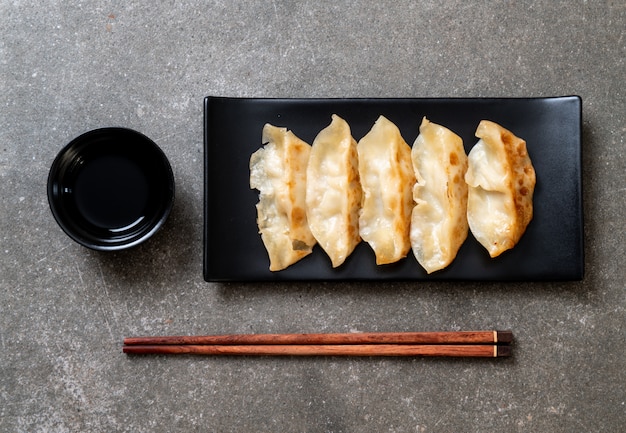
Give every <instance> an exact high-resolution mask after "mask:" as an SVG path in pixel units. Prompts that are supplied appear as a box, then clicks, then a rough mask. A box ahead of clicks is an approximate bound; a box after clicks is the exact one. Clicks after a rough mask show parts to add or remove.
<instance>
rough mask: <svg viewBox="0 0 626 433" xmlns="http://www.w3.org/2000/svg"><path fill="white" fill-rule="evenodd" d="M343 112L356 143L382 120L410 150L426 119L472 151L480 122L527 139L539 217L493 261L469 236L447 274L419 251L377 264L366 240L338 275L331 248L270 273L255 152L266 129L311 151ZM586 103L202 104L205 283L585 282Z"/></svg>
mask: <svg viewBox="0 0 626 433" xmlns="http://www.w3.org/2000/svg"><path fill="white" fill-rule="evenodd" d="M333 113H336V114H338V115H339V116H341V117H343V118H344V119H345V120H346V121H347V122H348V124H349V125H350V127H351V129H352V135H353V137H354V138H355V139H356V140H357V141H358V140H359V139H360V138H362V137H363V136H364V135H365V134H366V133H367V132H368V131H369V130H370V128H371V127H372V125H373V124H374V122H375V120H376V119H377V118H378V116H379V115H381V114H382V115H384V116H385V117H387V118H388V119H389V120H391V121H392V122H394V123H395V124H396V125H397V126H398V128H400V131H401V132H402V135H403V137H404V139H405V140H406V142H407V143H409V145H412V144H413V141H414V140H415V138H416V137H417V135H418V133H419V124H420V121H421V120H422V118H423V117H424V116H426V117H427V118H428V119H429V120H430V121H432V122H435V123H438V124H441V125H443V126H445V127H447V128H449V129H451V130H452V131H454V132H455V133H457V134H458V135H460V136H461V137H462V138H463V142H464V145H465V150H466V152H469V150H470V149H471V148H472V146H473V145H474V144H475V143H476V141H477V139H476V138H475V137H474V132H475V130H476V127H477V125H478V123H479V122H480V121H481V120H482V119H488V120H492V121H494V122H497V123H499V124H501V125H502V126H503V127H505V128H507V129H509V130H510V131H512V132H513V133H514V134H516V135H517V136H519V137H521V138H523V139H525V140H526V143H527V147H528V152H529V154H530V157H531V159H532V162H533V165H534V167H535V171H536V175H537V186H536V189H535V196H534V218H533V220H532V221H531V223H530V225H529V226H528V228H527V230H526V233H525V234H524V235H523V237H522V239H521V240H520V242H519V243H518V244H517V246H515V248H514V249H512V250H510V251H507V252H505V253H504V254H502V255H501V256H499V257H497V258H495V259H491V258H489V255H488V254H487V252H486V250H485V249H484V248H483V247H482V246H481V245H480V244H479V243H478V242H477V241H476V240H475V239H474V238H473V236H472V235H471V233H470V234H469V235H468V238H467V240H466V241H465V243H464V244H463V246H462V247H461V249H460V251H459V253H458V255H457V257H456V259H455V260H454V262H453V263H452V264H451V265H450V266H448V267H447V268H446V269H444V270H442V271H439V272H436V273H433V274H431V275H428V274H426V272H425V271H424V270H423V269H422V267H421V266H420V265H419V263H418V262H417V260H415V258H414V256H413V254H412V253H411V252H409V255H408V256H407V257H406V258H404V259H402V260H401V261H399V262H398V263H394V264H391V265H385V266H377V265H376V264H375V259H374V253H373V252H372V250H371V248H370V247H369V246H368V245H367V244H366V243H365V242H361V244H359V245H358V246H357V248H356V249H355V251H354V252H353V253H352V255H350V257H348V259H347V260H346V262H345V263H344V264H343V265H342V266H340V267H338V268H336V269H333V268H332V267H331V265H330V260H329V259H328V257H327V256H326V254H325V253H324V251H323V250H322V249H321V248H320V247H319V246H316V247H315V249H314V251H313V254H310V255H309V256H307V257H305V258H304V259H302V260H301V261H300V262H298V263H296V264H294V265H292V266H290V267H289V268H287V269H285V270H283V271H279V272H270V271H269V259H268V256H267V253H266V251H265V248H264V246H263V243H262V242H261V237H260V235H259V234H258V229H257V225H256V208H255V204H256V203H257V201H258V191H255V190H251V189H250V184H249V178H250V172H249V160H250V155H251V154H252V153H253V152H254V151H255V150H257V149H258V148H259V147H260V146H261V131H262V129H263V125H264V124H265V123H271V124H273V125H275V126H281V127H286V128H288V129H290V130H292V131H293V132H294V134H296V135H297V136H298V137H300V138H301V139H303V140H304V141H306V142H307V143H309V144H311V143H312V142H313V139H314V138H315V136H316V135H317V133H318V132H319V131H320V130H322V129H323V128H325V127H326V126H327V125H328V124H329V123H330V120H331V119H330V116H331V115H332V114H333ZM581 124H582V101H581V99H580V98H579V97H578V96H565V97H553V98H476V99H474V98H468V99H460V98H452V99H439V98H431V99H408V98H407V99H265V98H223V97H207V98H206V99H205V104H204V145H205V209H204V211H205V217H204V218H205V219H204V279H205V280H206V281H286V280H291V281H296V280H308V281H311V280H327V281H329V280H342V281H347V280H367V281H377V280H378V281H385V280H386V281H390V280H456V281H541V280H580V279H582V277H583V268H584V258H583V254H584V253H583V217H582V192H581V135H582V133H581Z"/></svg>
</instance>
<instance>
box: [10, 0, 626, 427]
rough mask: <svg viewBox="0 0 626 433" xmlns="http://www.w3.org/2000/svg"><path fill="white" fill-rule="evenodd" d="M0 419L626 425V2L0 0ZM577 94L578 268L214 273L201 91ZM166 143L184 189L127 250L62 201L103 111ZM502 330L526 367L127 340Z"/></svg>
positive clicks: (516, 362)
mask: <svg viewBox="0 0 626 433" xmlns="http://www.w3.org/2000/svg"><path fill="white" fill-rule="evenodd" d="M0 17H1V18H0V20H1V22H2V26H1V28H0V35H1V36H0V107H1V108H0V119H1V121H0V124H1V125H2V128H1V129H0V195H1V197H2V200H1V201H0V349H1V350H0V431H3V432H5V431H6V432H13V431H15V432H74V431H90V432H111V431H128V432H172V431H185V432H191V431H303V432H304V431H309V432H352V431H359V432H485V431H519V432H572V431H584V432H617V431H623V429H624V425H625V424H624V423H625V420H626V387H625V383H626V361H625V359H626V356H625V355H626V353H625V350H624V347H625V346H624V340H625V335H626V332H625V331H626V327H625V323H626V320H625V319H626V313H625V308H626V290H625V288H626V284H625V281H626V271H625V269H626V267H625V265H626V263H625V252H624V244H625V241H626V239H625V237H624V232H625V231H626V230H625V229H626V224H625V222H624V215H626V202H625V200H624V194H625V192H626V185H625V177H624V173H625V172H626V155H625V151H624V148H625V146H624V136H625V135H626V126H625V123H624V119H625V117H626V95H625V94H624V79H625V77H626V67H625V61H624V59H625V58H626V39H625V38H624V32H625V29H626V3H624V2H623V1H619V0H613V1H611V0H605V1H551V0H550V1H548V0H544V1H507V2H493V1H492V2H466V1H458V0H456V1H430V0H428V1H422V2H414V1H377V2H368V1H362V2H358V1H342V0H338V1H337V0H335V1H325V0H323V1H279V0H275V1H268V2H262V1H223V0H214V1H187V2H182V1H172V0H170V1H162V2H152V1H147V0H138V1H133V2H123V1H111V0H107V1H95V0H83V1H80V2H77V1H53V0H49V1H32V0H13V1H11V0H1V1H0ZM569 94H577V95H580V96H581V97H582V98H583V111H584V137H583V138H584V140H583V141H584V143H583V175H584V179H583V182H584V215H585V223H586V226H585V242H586V250H585V253H586V276H585V279H584V280H583V281H582V282H562V283H506V284H504V283H489V284H482V283H419V284H417V283H410V282H406V283H389V284H367V283H350V284H348V283H333V284H331V283H314V284H313V283H310V284H307V283H298V284H287V283H280V284H262V285H259V284H209V283H205V282H204V281H203V279H202V214H203V209H202V202H203V200H202V191H203V185H202V182H203V179H202V169H203V162H202V153H203V149H202V99H203V97H204V96H207V95H220V96H267V97H426V96H429V97H447V96H463V97H479V96H497V97H505V96H556V95H569ZM111 125H120V126H127V127H130V128H134V129H137V130H139V131H141V132H143V133H145V134H146V135H148V136H149V137H151V138H153V139H154V140H155V141H156V142H157V143H158V144H159V145H160V146H161V147H162V148H163V150H164V151H165V152H166V154H167V155H168V157H169V158H170V161H171V163H172V165H173V169H174V173H175V176H176V181H177V202H176V206H175V208H174V211H173V214H172V215H171V217H170V219H169V220H168V223H167V224H166V226H165V227H164V229H163V230H161V231H160V232H159V233H158V234H157V235H156V236H155V237H154V238H153V239H151V240H150V241H148V242H147V243H145V244H143V245H141V246H140V247H138V248H136V249H134V250H131V251H127V252H124V253H112V254H101V253H96V252H93V251H90V250H87V249H85V248H82V247H80V246H79V245H77V244H75V243H74V242H73V241H71V240H70V239H69V238H68V237H67V236H66V235H64V234H63V232H62V231H61V230H60V229H59V227H58V226H57V225H56V223H55V221H54V219H53V218H52V215H51V213H50V211H49V208H48V204H47V198H46V188H45V184H46V177H47V174H48V169H49V167H50V164H51V163H52V160H53V158H54V156H55V154H56V153H57V152H58V151H59V150H60V148H61V147H62V146H63V145H64V144H65V143H67V142H68V141H69V140H70V139H72V138H73V137H75V136H77V135H79V134H81V133H83V132H85V131H87V130H89V129H93V128H98V127H102V126H111ZM483 328H484V329H488V328H500V329H504V328H510V329H512V330H513V331H514V333H515V335H516V339H517V341H516V347H515V356H514V357H513V358H511V359H505V360H496V361H489V360H488V361H485V360H467V359H459V360H449V359H413V358H408V359H377V358H333V357H322V358H271V357H266V358H236V357H223V358H219V357H218V358H209V357H206V358H202V357H195V358H194V357H158V356H154V357H150V356H149V357H128V356H125V355H124V354H122V352H121V341H122V338H123V337H124V336H130V335H140V334H206V333H234V332H346V331H394V330H395V331H400V330H444V329H483Z"/></svg>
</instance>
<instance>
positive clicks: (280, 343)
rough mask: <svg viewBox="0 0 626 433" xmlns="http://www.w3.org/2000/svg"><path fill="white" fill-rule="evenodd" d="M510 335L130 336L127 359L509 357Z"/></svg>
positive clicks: (440, 333) (471, 333)
mask: <svg viewBox="0 0 626 433" xmlns="http://www.w3.org/2000/svg"><path fill="white" fill-rule="evenodd" d="M512 341H513V333H512V332H511V331H444V332H373V333H372V332H369V333H337V334H226V335H204V336H157V337H129V338H125V339H124V346H123V348H122V350H123V352H124V353H128V354H194V355H266V356H276V355H293V356H298V355H300V356H316V355H323V356H324V355H325V356H453V357H503V356H510V355H511V347H510V343H511V342H512Z"/></svg>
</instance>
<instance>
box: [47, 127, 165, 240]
mask: <svg viewBox="0 0 626 433" xmlns="http://www.w3.org/2000/svg"><path fill="white" fill-rule="evenodd" d="M120 134H121V135H124V136H129V137H131V138H134V139H139V140H141V141H142V142H143V143H144V144H146V145H148V147H149V148H150V149H151V150H152V151H154V154H155V156H156V158H157V159H158V160H159V162H160V164H159V171H160V172H161V173H162V176H164V178H165V181H164V182H165V184H166V185H167V189H168V191H167V192H168V194H167V197H166V198H165V199H164V203H165V206H162V207H161V208H160V209H159V211H160V213H158V214H155V215H156V216H155V217H154V218H153V220H152V222H151V223H150V224H149V225H146V227H144V228H143V229H142V230H140V231H138V232H136V233H133V234H130V235H127V236H126V237H121V238H118V239H113V238H111V239H106V238H105V237H103V236H96V235H93V236H91V235H90V234H89V232H88V231H86V230H77V229H76V226H77V225H76V224H73V222H72V220H71V218H69V217H68V216H67V214H66V213H65V212H63V211H62V209H63V206H62V204H61V203H60V201H61V199H60V192H59V191H58V190H59V185H58V184H59V183H60V181H61V180H62V173H61V167H62V165H63V164H66V163H67V160H68V158H69V160H70V161H73V160H76V159H77V158H78V157H80V156H81V154H82V153H81V152H80V150H84V149H86V148H88V147H90V146H91V145H93V141H94V139H95V138H99V139H102V137H107V136H113V135H115V136H119V135H120ZM77 148H78V151H77V152H76V153H75V154H74V155H70V156H69V157H68V153H70V152H72V151H74V150H76V149H77ZM175 189H176V187H175V180H174V172H173V170H172V166H171V164H170V162H169V159H168V158H167V155H166V154H165V152H164V151H163V149H161V147H160V146H158V145H157V144H156V142H155V141H154V140H152V139H151V138H149V137H148V136H146V135H145V134H143V133H141V132H139V131H136V130H134V129H131V128H127V127H121V126H108V127H101V128H96V129H92V130H89V131H86V132H84V133H82V134H80V135H78V136H76V137H75V138H73V139H72V140H70V141H69V142H68V143H67V144H66V145H64V146H63V147H62V148H61V150H59V152H58V153H57V154H56V156H55V158H54V160H53V162H52V164H51V166H50V170H49V172H48V179H47V196H48V205H49V207H50V210H51V212H52V215H53V217H54V219H55V220H56V222H57V224H58V225H59V226H60V227H61V229H62V230H63V232H65V234H66V235H68V236H69V237H70V238H71V239H73V240H74V241H75V242H77V243H79V244H80V245H82V246H84V247H87V248H89V249H92V250H96V251H119V250H125V249H129V248H132V247H134V246H137V245H139V244H141V243H143V242H145V241H146V240H148V239H149V238H150V237H152V236H153V235H154V234H155V233H156V232H157V231H158V230H159V229H161V227H162V226H163V225H164V224H165V221H166V220H167V218H168V217H169V215H170V213H171V211H172V208H173V206H174V200H175Z"/></svg>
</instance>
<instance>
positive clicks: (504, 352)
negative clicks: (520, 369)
mask: <svg viewBox="0 0 626 433" xmlns="http://www.w3.org/2000/svg"><path fill="white" fill-rule="evenodd" d="M496 356H497V357H498V358H502V357H507V356H511V346H497V355H496Z"/></svg>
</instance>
